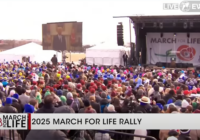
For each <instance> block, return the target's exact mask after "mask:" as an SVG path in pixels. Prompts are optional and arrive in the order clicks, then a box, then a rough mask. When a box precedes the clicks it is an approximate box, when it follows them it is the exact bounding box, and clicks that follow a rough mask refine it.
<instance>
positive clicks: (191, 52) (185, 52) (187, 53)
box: [176, 45, 196, 61]
mask: <svg viewBox="0 0 200 140" xmlns="http://www.w3.org/2000/svg"><path fill="white" fill-rule="evenodd" d="M177 52H179V53H177V54H176V55H177V57H178V58H179V59H180V60H182V61H191V60H193V58H194V57H195V55H196V50H195V48H193V47H190V46H188V45H181V46H180V47H178V49H177Z"/></svg>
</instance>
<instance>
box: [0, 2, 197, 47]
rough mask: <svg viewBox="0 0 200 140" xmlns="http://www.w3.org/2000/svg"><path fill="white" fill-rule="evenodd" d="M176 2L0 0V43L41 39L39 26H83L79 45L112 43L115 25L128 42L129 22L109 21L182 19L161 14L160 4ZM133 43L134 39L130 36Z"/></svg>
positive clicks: (177, 13) (167, 11) (178, 11)
mask: <svg viewBox="0 0 200 140" xmlns="http://www.w3.org/2000/svg"><path fill="white" fill-rule="evenodd" d="M170 2H172V3H180V2H181V1H179V0H171V1H170V0H165V1H162V0H157V1H155V0H154V1H152V0H0V13H1V14H0V15H1V20H0V39H39V40H41V39H42V24H44V23H47V22H64V21H81V22H83V44H96V43H99V42H102V41H109V42H116V24H117V22H120V21H122V22H123V24H124V26H125V27H124V28H125V29H124V30H125V31H124V32H125V42H129V40H130V38H129V20H128V19H121V18H120V19H113V16H126V15H136V14H137V15H141V14H143V15H183V14H185V15H186V14H199V13H183V12H181V11H180V10H176V11H173V10H163V3H170ZM132 39H133V40H134V36H132Z"/></svg>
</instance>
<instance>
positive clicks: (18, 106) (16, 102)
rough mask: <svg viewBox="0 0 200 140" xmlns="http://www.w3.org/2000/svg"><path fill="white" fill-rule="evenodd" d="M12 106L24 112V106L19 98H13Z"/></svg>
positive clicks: (19, 111)
mask: <svg viewBox="0 0 200 140" xmlns="http://www.w3.org/2000/svg"><path fill="white" fill-rule="evenodd" d="M12 106H13V107H15V108H16V109H17V111H18V113H23V106H22V104H20V103H19V101H18V100H17V99H16V100H13V103H12Z"/></svg>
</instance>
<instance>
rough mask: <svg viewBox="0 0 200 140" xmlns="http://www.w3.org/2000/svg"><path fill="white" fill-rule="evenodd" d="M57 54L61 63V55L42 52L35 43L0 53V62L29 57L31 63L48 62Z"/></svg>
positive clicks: (52, 52)
mask: <svg viewBox="0 0 200 140" xmlns="http://www.w3.org/2000/svg"><path fill="white" fill-rule="evenodd" d="M54 54H57V58H58V61H59V62H61V59H62V54H61V53H58V52H56V51H53V50H43V48H42V46H41V45H39V44H36V43H28V44H25V45H22V46H19V47H16V48H13V49H10V50H6V51H3V52H0V61H1V62H2V61H12V60H15V61H16V60H20V61H21V60H22V57H24V56H25V57H30V59H31V61H37V62H40V63H41V62H43V61H50V60H51V58H52V56H53V55H54Z"/></svg>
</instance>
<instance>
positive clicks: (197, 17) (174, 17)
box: [113, 15, 200, 23]
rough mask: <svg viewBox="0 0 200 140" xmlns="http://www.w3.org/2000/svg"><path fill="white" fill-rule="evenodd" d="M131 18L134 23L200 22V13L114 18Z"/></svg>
mask: <svg viewBox="0 0 200 140" xmlns="http://www.w3.org/2000/svg"><path fill="white" fill-rule="evenodd" d="M125 17H126V18H130V19H131V20H132V21H133V22H134V23H137V22H159V21H160V22H161V21H162V22H165V21H166V22H172V21H174V22H191V21H193V22H200V15H162V16H161V15H157V16H155V15H153V16H150V15H148V16H146V15H144V16H115V17H113V18H125Z"/></svg>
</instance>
